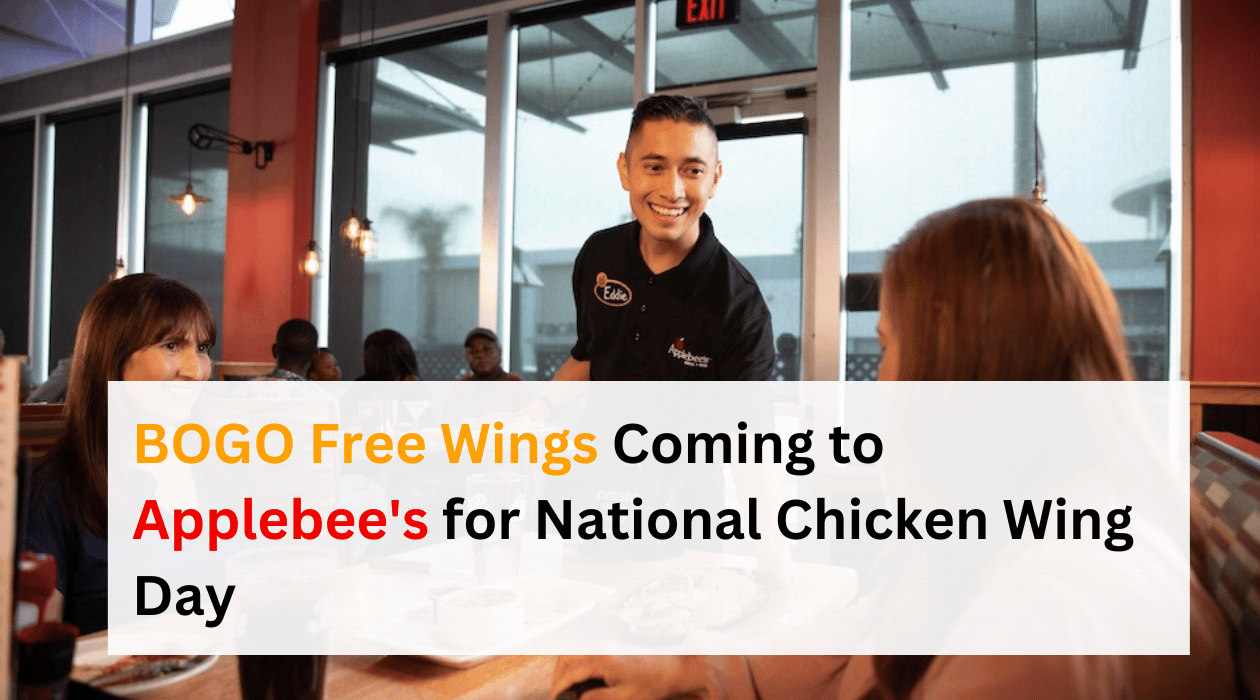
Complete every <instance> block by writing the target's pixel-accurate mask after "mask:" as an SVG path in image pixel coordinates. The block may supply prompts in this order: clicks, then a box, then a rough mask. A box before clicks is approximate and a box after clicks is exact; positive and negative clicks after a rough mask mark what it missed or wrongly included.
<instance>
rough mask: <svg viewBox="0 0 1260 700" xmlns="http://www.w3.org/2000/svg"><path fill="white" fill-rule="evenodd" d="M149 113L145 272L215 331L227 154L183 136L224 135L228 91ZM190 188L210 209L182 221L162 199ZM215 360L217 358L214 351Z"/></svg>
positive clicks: (170, 102)
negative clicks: (205, 311) (213, 130)
mask: <svg viewBox="0 0 1260 700" xmlns="http://www.w3.org/2000/svg"><path fill="white" fill-rule="evenodd" d="M148 112H149V123H148V135H149V143H148V147H149V148H148V151H149V159H148V167H147V179H146V183H145V185H146V186H145V198H144V202H145V219H144V220H145V234H144V269H145V270H147V271H149V272H156V273H158V274H161V275H166V276H168V277H175V278H177V279H180V280H183V281H184V282H186V283H188V285H189V286H191V287H192V288H193V289H195V290H197V292H198V293H199V294H201V296H202V298H204V299H205V300H206V303H208V304H209V305H210V309H211V311H213V312H214V318H215V321H216V322H217V323H218V324H219V327H220V328H222V327H223V254H224V239H225V232H226V230H227V195H228V189H227V168H228V163H227V159H228V154H227V153H226V152H224V151H199V150H196V149H193V148H191V147H190V146H189V144H188V128H189V127H190V126H192V125H193V124H197V123H205V124H209V125H211V126H216V127H219V128H223V127H225V126H226V125H227V124H228V91H227V90H215V91H213V92H206V93H201V94H195V95H191V96H183V97H176V98H173V99H166V100H161V101H155V102H153V103H151V104H150V105H149V108H148ZM189 183H191V184H192V186H193V189H194V190H196V192H197V194H198V195H200V196H203V197H208V198H209V199H210V201H209V202H207V203H205V204H203V205H201V206H199V207H197V210H196V212H194V213H193V214H184V213H183V212H182V211H181V210H180V208H179V207H178V206H176V205H175V204H174V203H172V202H171V201H170V199H169V196H170V195H172V194H176V193H179V192H183V191H184V188H185V186H186V185H187V184H189ZM214 353H215V356H216V357H217V356H218V349H217V348H216V350H215V351H214Z"/></svg>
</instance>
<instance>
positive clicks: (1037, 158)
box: [1028, 0, 1046, 206]
mask: <svg viewBox="0 0 1260 700" xmlns="http://www.w3.org/2000/svg"><path fill="white" fill-rule="evenodd" d="M1032 11H1033V46H1032V49H1033V119H1032V133H1033V188H1032V192H1031V193H1029V195H1028V196H1029V199H1031V200H1032V201H1033V202H1035V203H1037V204H1041V205H1043V206H1044V205H1045V203H1046V167H1045V162H1044V154H1043V153H1042V148H1041V125H1040V124H1039V123H1038V108H1039V107H1040V106H1041V71H1040V69H1041V30H1040V26H1039V25H1038V18H1037V0H1033V3H1032Z"/></svg>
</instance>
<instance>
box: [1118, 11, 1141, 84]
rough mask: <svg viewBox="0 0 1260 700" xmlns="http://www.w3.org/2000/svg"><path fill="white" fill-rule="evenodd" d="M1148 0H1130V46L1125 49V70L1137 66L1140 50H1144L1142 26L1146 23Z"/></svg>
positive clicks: (1122, 66) (1128, 35) (1128, 32)
mask: <svg viewBox="0 0 1260 700" xmlns="http://www.w3.org/2000/svg"><path fill="white" fill-rule="evenodd" d="M1146 5H1147V0H1129V24H1128V27H1126V30H1125V39H1127V40H1128V44H1129V46H1128V47H1127V48H1126V49H1125V50H1124V63H1123V64H1122V65H1121V66H1120V67H1121V68H1123V69H1124V70H1132V69H1133V68H1137V62H1138V52H1139V51H1141V50H1142V27H1143V26H1145V25H1146Z"/></svg>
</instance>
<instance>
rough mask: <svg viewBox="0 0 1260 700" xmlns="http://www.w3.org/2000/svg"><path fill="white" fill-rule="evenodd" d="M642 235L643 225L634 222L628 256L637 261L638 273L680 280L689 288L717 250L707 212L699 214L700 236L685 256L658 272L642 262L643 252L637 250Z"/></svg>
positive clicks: (662, 279) (663, 278) (665, 280)
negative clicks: (655, 272) (673, 264)
mask: <svg viewBox="0 0 1260 700" xmlns="http://www.w3.org/2000/svg"><path fill="white" fill-rule="evenodd" d="M641 235H643V226H642V225H641V224H639V222H638V221H636V222H634V235H633V236H631V237H630V251H629V256H630V259H631V260H634V261H637V263H638V264H637V265H635V267H636V268H638V275H636V276H639V275H641V276H643V277H653V276H654V277H656V278H657V279H659V280H661V281H662V282H666V283H669V282H670V281H674V280H677V281H680V282H685V283H686V284H687V288H688V289H690V286H691V284H692V282H693V281H694V278H695V277H697V276H698V275H699V274H700V273H701V272H703V271H704V268H705V267H706V266H707V265H708V264H709V260H710V259H711V258H712V257H713V253H714V252H715V251H716V250H717V245H718V242H717V236H716V235H714V233H713V220H712V219H710V218H709V215H708V214H701V215H700V237H699V238H697V239H696V244H695V245H694V246H692V247H691V250H690V251H688V252H687V257H685V258H683V260H682V262H680V263H678V264H677V265H675V266H674V267H671V268H670V269H668V270H666V271H664V272H662V273H660V274H655V275H654V274H653V273H652V271H651V270H650V269H649V268H648V266H647V263H645V262H643V254H642V253H640V252H639V236H641Z"/></svg>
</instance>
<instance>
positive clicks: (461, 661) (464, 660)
mask: <svg viewBox="0 0 1260 700" xmlns="http://www.w3.org/2000/svg"><path fill="white" fill-rule="evenodd" d="M413 658H416V659H424V660H426V661H432V662H433V663H435V664H438V665H440V666H449V667H451V668H472V667H473V666H477V665H479V664H484V663H485V662H487V661H489V660H490V659H497V658H499V657H497V656H415V657H413Z"/></svg>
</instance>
